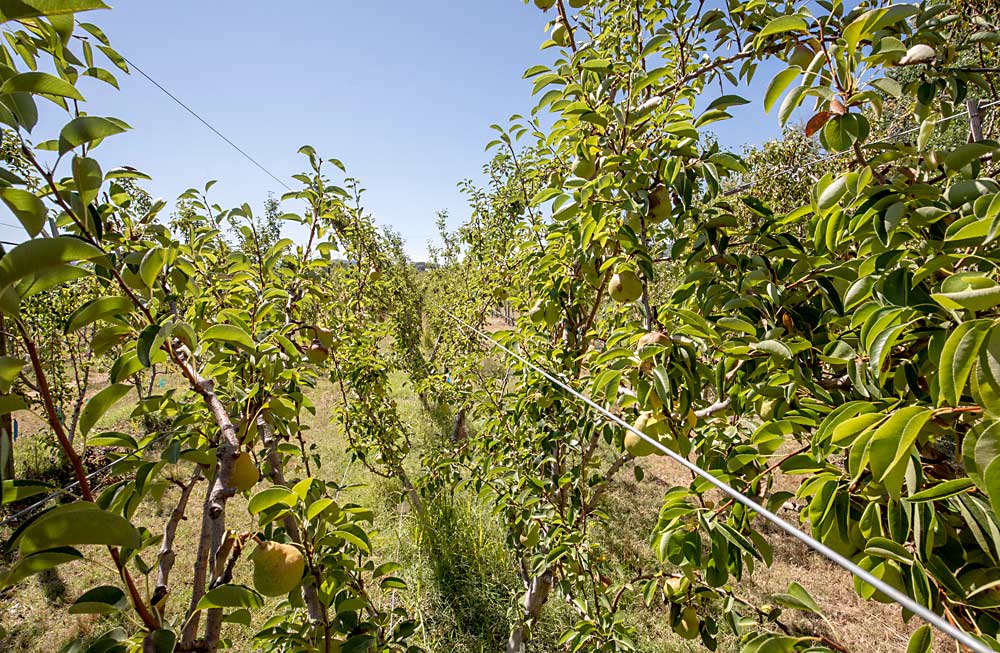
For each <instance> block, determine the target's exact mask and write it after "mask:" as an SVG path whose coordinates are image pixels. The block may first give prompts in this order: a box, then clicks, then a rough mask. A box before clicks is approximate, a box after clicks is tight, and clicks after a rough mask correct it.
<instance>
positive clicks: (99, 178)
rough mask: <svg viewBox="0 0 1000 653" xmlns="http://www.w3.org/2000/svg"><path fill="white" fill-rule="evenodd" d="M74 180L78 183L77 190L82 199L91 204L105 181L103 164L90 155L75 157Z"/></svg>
mask: <svg viewBox="0 0 1000 653" xmlns="http://www.w3.org/2000/svg"><path fill="white" fill-rule="evenodd" d="M73 182H74V183H75V184H76V192H78V193H79V194H80V199H81V200H82V201H83V203H84V204H88V205H89V204H90V203H91V202H93V201H94V200H95V199H97V194H98V193H99V192H100V190H101V184H103V183H104V173H103V172H102V171H101V164H99V163H98V162H97V161H96V160H94V159H91V158H89V157H84V156H75V157H73Z"/></svg>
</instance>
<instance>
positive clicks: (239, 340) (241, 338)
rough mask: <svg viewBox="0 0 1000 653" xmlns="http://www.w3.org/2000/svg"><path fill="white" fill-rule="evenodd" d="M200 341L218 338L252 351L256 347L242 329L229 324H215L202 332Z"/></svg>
mask: <svg viewBox="0 0 1000 653" xmlns="http://www.w3.org/2000/svg"><path fill="white" fill-rule="evenodd" d="M201 340H202V342H208V341H212V340H219V341H221V342H228V343H230V344H234V345H237V346H239V347H242V348H243V349H247V350H249V351H253V350H254V349H255V348H256V345H255V344H254V341H253V338H251V337H250V334H248V333H247V332H246V331H244V330H243V329H241V328H239V327H237V326H233V325H231V324H216V325H215V326H213V327H211V328H210V329H209V330H208V331H206V332H205V333H204V335H202V337H201Z"/></svg>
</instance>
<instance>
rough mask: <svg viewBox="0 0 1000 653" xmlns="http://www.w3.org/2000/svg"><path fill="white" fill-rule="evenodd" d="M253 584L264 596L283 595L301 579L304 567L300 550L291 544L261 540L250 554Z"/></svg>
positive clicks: (304, 563) (304, 562) (303, 559)
mask: <svg viewBox="0 0 1000 653" xmlns="http://www.w3.org/2000/svg"><path fill="white" fill-rule="evenodd" d="M250 560H251V561H252V562H253V586H254V588H256V590H257V591H258V592H260V593H261V594H263V595H264V596H284V595H285V594H288V593H289V592H291V591H292V590H293V589H295V587H296V586H297V585H298V584H299V582H300V581H301V580H302V573H303V572H304V571H305V568H306V561H305V558H304V557H303V556H302V552H301V551H299V550H298V549H297V548H295V547H294V546H292V545H291V544H281V543H280V542H261V543H260V544H259V545H258V546H257V550H256V551H254V552H253V555H251V556H250Z"/></svg>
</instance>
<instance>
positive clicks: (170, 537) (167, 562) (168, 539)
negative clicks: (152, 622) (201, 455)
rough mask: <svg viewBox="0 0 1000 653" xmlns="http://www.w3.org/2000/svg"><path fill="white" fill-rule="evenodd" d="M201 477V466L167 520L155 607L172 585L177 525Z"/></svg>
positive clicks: (182, 491) (154, 599) (157, 576)
mask: <svg viewBox="0 0 1000 653" xmlns="http://www.w3.org/2000/svg"><path fill="white" fill-rule="evenodd" d="M200 478H201V466H200V465H199V466H198V467H196V468H195V470H194V473H193V474H191V479H190V480H189V481H188V483H187V485H185V486H183V487H182V488H181V496H180V498H179V499H178V500H177V506H176V507H175V508H174V511H173V512H172V513H171V514H170V520H169V521H168V522H167V526H166V528H165V529H164V531H163V543H162V544H161V545H160V555H159V561H158V566H159V569H158V570H157V575H156V589H154V590H153V598H152V600H151V601H150V603H152V604H153V606H154V607H155V606H156V605H157V604H159V603H160V602H162V601H163V599H165V598H166V596H167V592H168V591H169V587H170V570H171V569H173V567H174V560H176V557H177V556H176V555H175V554H174V538H175V537H176V536H177V526H178V525H180V523H181V520H182V519H184V513H185V512H186V511H187V504H188V499H190V498H191V491H192V490H194V486H195V484H196V483H197V482H198V480H199V479H200Z"/></svg>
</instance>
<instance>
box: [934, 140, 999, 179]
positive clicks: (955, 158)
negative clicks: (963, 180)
mask: <svg viewBox="0 0 1000 653" xmlns="http://www.w3.org/2000/svg"><path fill="white" fill-rule="evenodd" d="M996 149H997V146H996V144H994V143H989V142H982V141H981V142H978V143H966V144H965V145H959V146H958V147H956V148H955V149H954V150H952V151H951V152H949V153H948V156H946V157H945V158H944V167H945V170H948V171H949V172H958V171H959V170H961V169H962V168H964V167H965V166H967V165H969V164H970V163H972V162H973V161H975V160H976V159H979V158H980V157H983V156H986V155H987V154H990V153H991V152H995V151H996Z"/></svg>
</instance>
